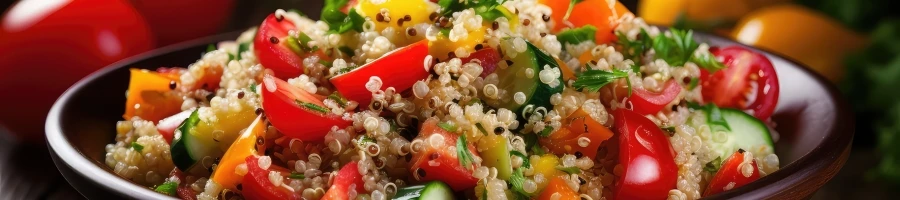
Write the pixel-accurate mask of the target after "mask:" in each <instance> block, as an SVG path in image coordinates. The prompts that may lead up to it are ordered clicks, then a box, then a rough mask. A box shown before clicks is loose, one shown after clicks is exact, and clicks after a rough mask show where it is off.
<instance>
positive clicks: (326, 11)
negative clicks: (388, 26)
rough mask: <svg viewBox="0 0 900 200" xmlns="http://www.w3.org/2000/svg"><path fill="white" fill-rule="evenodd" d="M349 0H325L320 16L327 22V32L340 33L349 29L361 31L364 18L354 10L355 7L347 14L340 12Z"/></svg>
mask: <svg viewBox="0 0 900 200" xmlns="http://www.w3.org/2000/svg"><path fill="white" fill-rule="evenodd" d="M348 1H349V0H326V1H325V6H324V7H323V8H322V15H321V16H320V18H321V19H322V21H324V22H325V23H326V24H328V33H337V34H342V33H346V32H347V31H350V30H355V31H357V32H360V31H362V24H363V23H365V22H366V20H365V18H363V17H362V16H361V15H359V13H358V12H356V9H355V8H351V9H350V12H348V13H349V15H348V14H344V13H343V12H341V8H343V7H344V6H345V5H347V2H348Z"/></svg>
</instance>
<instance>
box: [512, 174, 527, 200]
mask: <svg viewBox="0 0 900 200" xmlns="http://www.w3.org/2000/svg"><path fill="white" fill-rule="evenodd" d="M509 185H510V186H511V187H510V189H512V191H513V192H515V193H517V194H518V195H517V196H519V197H517V198H519V199H522V197H525V198H524V199H528V192H525V187H524V186H525V175H524V174H523V173H522V168H521V167H520V168H516V170H515V171H513V174H512V176H510V177H509Z"/></svg>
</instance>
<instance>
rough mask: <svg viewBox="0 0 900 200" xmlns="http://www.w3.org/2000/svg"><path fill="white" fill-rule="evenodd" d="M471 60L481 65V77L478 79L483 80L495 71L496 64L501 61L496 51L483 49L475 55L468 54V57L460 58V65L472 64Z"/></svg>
mask: <svg viewBox="0 0 900 200" xmlns="http://www.w3.org/2000/svg"><path fill="white" fill-rule="evenodd" d="M473 60H478V62H479V63H480V64H481V68H482V70H481V75H479V76H480V77H482V78H484V77H487V76H488V75H490V74H491V73H494V70H496V69H497V64H499V63H500V62H501V61H502V58H501V57H500V53H498V52H497V50H496V49H493V48H484V49H481V50H478V51H475V53H472V54H469V57H465V58H462V63H463V64H466V63H469V62H472V61H473Z"/></svg>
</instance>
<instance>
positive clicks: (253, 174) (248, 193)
mask: <svg viewBox="0 0 900 200" xmlns="http://www.w3.org/2000/svg"><path fill="white" fill-rule="evenodd" d="M259 158H260V157H257V156H248V157H247V163H246V164H247V174H245V175H244V179H243V181H241V187H242V190H241V194H242V195H243V196H244V199H247V200H257V199H301V197H300V196H299V195H298V193H295V192H292V191H290V190H288V189H287V188H286V187H289V186H287V185H286V184H284V183H289V182H290V181H291V179H289V178H288V177H289V176H290V175H291V172H290V170H288V169H285V168H284V167H281V166H278V165H275V164H270V165H269V168H267V169H263V168H261V167H259ZM271 172H275V173H278V174H280V175H281V177H282V178H283V180H282V184H281V185H279V186H275V185H273V184H272V181H270V180H269V173H271Z"/></svg>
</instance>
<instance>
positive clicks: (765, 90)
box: [700, 46, 779, 121]
mask: <svg viewBox="0 0 900 200" xmlns="http://www.w3.org/2000/svg"><path fill="white" fill-rule="evenodd" d="M710 52H711V53H712V54H713V55H715V56H716V58H717V59H719V60H721V61H722V63H724V64H725V65H726V66H728V67H727V68H725V69H722V70H719V71H716V72H715V73H712V74H709V72H708V71H706V70H701V76H700V80H701V84H702V86H703V88H702V92H703V100H704V101H706V103H715V104H716V105H718V106H720V107H728V108H737V109H742V110H744V111H745V112H748V113H751V114H753V116H755V117H756V118H757V119H760V120H763V121H767V120H768V119H769V117H770V116H772V113H773V112H774V111H775V106H776V105H777V104H778V93H779V84H778V75H776V74H775V68H774V67H773V66H772V62H770V61H769V59H768V58H766V56H765V55H762V54H759V53H756V52H754V51H752V50H749V49H746V48H744V47H741V46H729V47H725V48H710ZM751 82H755V83H756V92H755V96H756V97H755V98H754V99H748V94H750V93H751V91H752V90H753V88H752V86H751V85H750V83H751Z"/></svg>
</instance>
